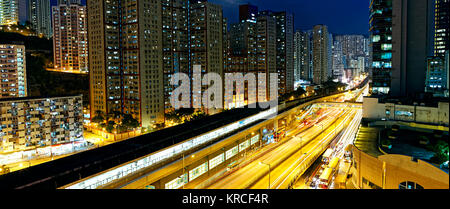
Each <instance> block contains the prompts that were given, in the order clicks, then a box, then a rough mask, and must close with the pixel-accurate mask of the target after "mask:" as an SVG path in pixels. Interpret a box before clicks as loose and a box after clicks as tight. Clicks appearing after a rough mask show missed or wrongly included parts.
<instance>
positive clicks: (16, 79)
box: [0, 44, 27, 99]
mask: <svg viewBox="0 0 450 209" xmlns="http://www.w3.org/2000/svg"><path fill="white" fill-rule="evenodd" d="M0 75H1V80H0V84H1V94H0V99H1V98H11V97H26V96H27V72H26V56H25V46H24V45H14V44H0Z"/></svg>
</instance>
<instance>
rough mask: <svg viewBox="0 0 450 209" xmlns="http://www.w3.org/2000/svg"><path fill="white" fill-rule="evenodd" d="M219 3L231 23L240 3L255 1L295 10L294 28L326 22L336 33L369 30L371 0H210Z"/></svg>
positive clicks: (262, 5) (276, 8)
mask: <svg viewBox="0 0 450 209" xmlns="http://www.w3.org/2000/svg"><path fill="white" fill-rule="evenodd" d="M209 1H210V2H212V3H216V4H220V5H222V8H223V13H224V16H225V17H227V18H228V22H229V23H235V22H238V21H239V5H240V4H247V3H250V4H253V5H256V6H258V9H259V10H272V11H288V12H292V13H294V18H295V19H294V24H295V29H301V30H309V29H312V28H313V26H314V25H317V24H324V25H327V26H328V29H329V31H330V32H331V33H334V34H363V35H368V30H369V3H370V0H209Z"/></svg>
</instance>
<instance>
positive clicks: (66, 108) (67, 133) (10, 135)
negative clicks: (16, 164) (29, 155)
mask: <svg viewBox="0 0 450 209" xmlns="http://www.w3.org/2000/svg"><path fill="white" fill-rule="evenodd" d="M0 118H2V120H1V121H0V136H1V139H2V140H0V153H1V152H13V151H21V150H28V149H32V148H38V147H44V146H50V145H57V144H63V143H70V142H74V141H77V140H81V139H82V137H83V98H82V96H81V95H79V96H65V97H52V98H36V97H24V98H7V99H0Z"/></svg>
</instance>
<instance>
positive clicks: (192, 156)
mask: <svg viewBox="0 0 450 209" xmlns="http://www.w3.org/2000/svg"><path fill="white" fill-rule="evenodd" d="M194 157H195V155H191V158H194ZM185 171H186V167H185V166H184V152H183V175H184V172H185ZM183 189H184V183H183Z"/></svg>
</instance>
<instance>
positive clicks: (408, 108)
mask: <svg viewBox="0 0 450 209" xmlns="http://www.w3.org/2000/svg"><path fill="white" fill-rule="evenodd" d="M448 104H449V103H448V102H438V104H437V105H435V106H425V105H424V104H423V105H419V104H417V105H404V104H403V105H401V104H395V103H390V102H386V103H381V102H379V100H378V98H368V97H367V98H364V100H363V118H366V119H369V120H381V119H383V118H384V119H385V120H390V121H406V122H416V123H425V124H436V125H444V126H447V127H448V124H449V109H448V108H449V106H448Z"/></svg>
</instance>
